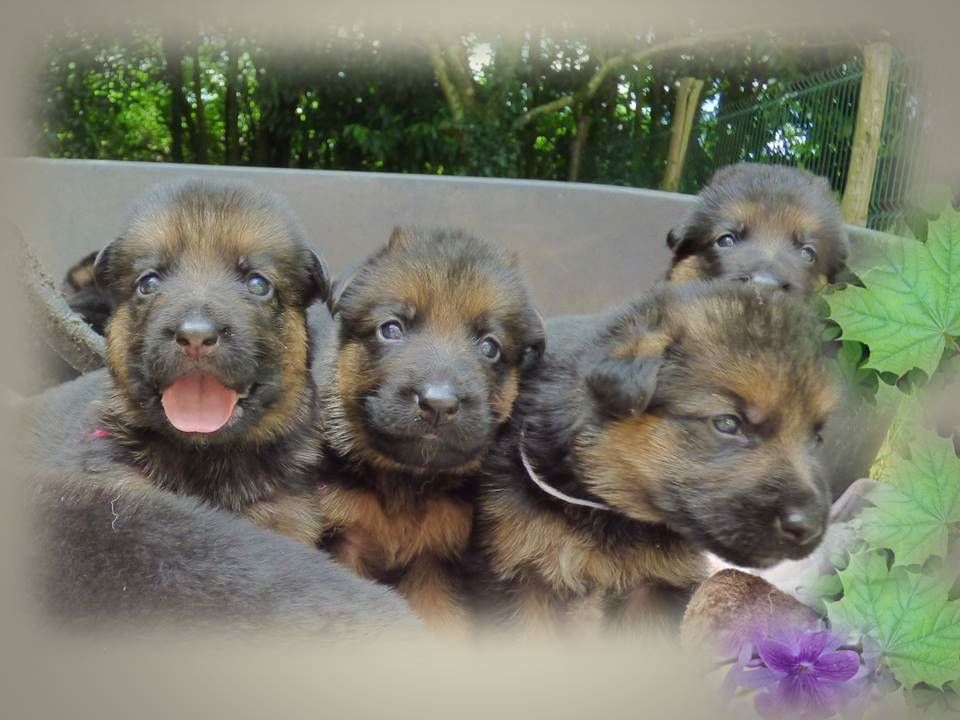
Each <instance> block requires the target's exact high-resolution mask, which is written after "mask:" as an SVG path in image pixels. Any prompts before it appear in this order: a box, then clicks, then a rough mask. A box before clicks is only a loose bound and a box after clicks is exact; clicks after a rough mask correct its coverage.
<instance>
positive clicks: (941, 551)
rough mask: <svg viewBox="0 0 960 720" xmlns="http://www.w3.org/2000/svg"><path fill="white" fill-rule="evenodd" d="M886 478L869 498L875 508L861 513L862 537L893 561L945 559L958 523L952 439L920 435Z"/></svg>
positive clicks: (959, 488) (959, 495) (959, 497)
mask: <svg viewBox="0 0 960 720" xmlns="http://www.w3.org/2000/svg"><path fill="white" fill-rule="evenodd" d="M885 479H886V481H887V482H889V483H890V485H889V486H883V487H880V488H878V490H877V491H876V492H875V493H874V494H873V495H872V496H871V499H872V500H873V502H874V503H875V505H876V507H874V508H869V509H867V510H865V511H864V513H863V515H862V533H863V537H864V539H865V540H866V541H867V542H868V543H870V545H871V546H872V547H876V548H888V549H890V550H892V551H893V553H894V558H895V560H896V563H897V564H898V565H912V564H917V565H922V564H923V563H925V562H926V561H927V560H928V559H929V558H930V557H931V556H934V555H936V556H938V557H941V558H943V557H945V556H946V554H947V543H948V540H949V535H950V532H951V530H952V529H953V528H954V527H956V526H958V525H960V459H958V458H957V457H956V456H955V455H954V452H953V443H952V442H950V441H948V440H942V439H940V438H937V437H935V436H932V435H929V434H924V435H922V436H921V437H920V438H918V440H917V441H916V442H915V443H913V444H912V445H911V446H910V457H909V458H897V459H896V460H895V461H894V463H893V464H892V466H891V467H890V468H888V470H887V472H886V476H885Z"/></svg>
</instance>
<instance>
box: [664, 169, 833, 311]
mask: <svg viewBox="0 0 960 720" xmlns="http://www.w3.org/2000/svg"><path fill="white" fill-rule="evenodd" d="M667 246H668V247H669V248H670V250H672V251H673V262H672V266H671V268H670V271H669V273H668V274H667V279H668V280H675V281H687V280H709V279H714V278H717V279H726V280H740V281H743V282H752V283H756V284H760V285H772V286H774V287H779V288H781V289H782V290H786V291H787V292H793V293H797V294H799V295H804V296H806V295H810V294H811V293H812V292H813V291H814V290H815V289H817V288H818V287H819V286H820V285H823V284H824V283H827V282H833V281H834V280H835V278H836V277H837V274H838V273H840V272H841V271H842V270H843V269H844V267H845V265H844V263H845V261H846V258H847V252H848V241H847V235H846V231H845V230H844V228H843V218H842V216H841V215H840V206H839V205H838V204H837V201H836V200H835V199H834V197H833V194H832V192H831V190H830V185H829V183H828V182H827V180H826V179H825V178H822V177H818V176H816V175H813V174H812V173H809V172H807V171H805V170H799V169H797V168H791V167H783V166H777V165H758V164H750V163H739V164H737V165H731V166H729V167H725V168H723V169H722V170H719V171H718V172H717V173H716V174H715V175H714V176H713V179H712V180H711V181H710V184H709V185H707V186H706V187H705V188H704V189H703V190H702V191H701V192H700V194H699V196H698V198H697V203H696V205H695V206H694V208H693V210H692V211H691V212H690V214H689V215H688V216H687V218H686V219H685V220H683V221H682V222H681V223H680V224H679V225H678V226H677V227H675V228H674V229H673V230H671V231H670V232H669V234H668V235H667Z"/></svg>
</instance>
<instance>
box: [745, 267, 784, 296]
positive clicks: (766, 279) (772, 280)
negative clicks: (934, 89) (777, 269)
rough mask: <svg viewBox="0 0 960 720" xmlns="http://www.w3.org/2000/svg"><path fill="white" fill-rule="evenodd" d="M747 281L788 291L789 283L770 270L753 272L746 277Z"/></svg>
mask: <svg viewBox="0 0 960 720" xmlns="http://www.w3.org/2000/svg"><path fill="white" fill-rule="evenodd" d="M747 280H748V281H749V282H752V283H753V284H754V285H766V286H767V287H778V288H780V289H781V290H786V291H788V292H789V290H790V287H791V285H790V283H788V282H786V281H785V280H781V279H780V278H779V277H777V276H776V275H774V274H773V273H771V272H764V271H760V272H754V273H751V274H750V275H749V277H748V278H747Z"/></svg>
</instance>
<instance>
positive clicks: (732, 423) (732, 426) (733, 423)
mask: <svg viewBox="0 0 960 720" xmlns="http://www.w3.org/2000/svg"><path fill="white" fill-rule="evenodd" d="M713 426H714V427H715V428H716V429H717V432H721V433H723V434H724V435H739V434H740V431H741V430H742V428H743V423H742V422H741V421H740V418H738V417H737V416H736V415H717V416H716V417H715V418H713Z"/></svg>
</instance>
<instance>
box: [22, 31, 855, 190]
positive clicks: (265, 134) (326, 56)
mask: <svg viewBox="0 0 960 720" xmlns="http://www.w3.org/2000/svg"><path fill="white" fill-rule="evenodd" d="M705 37H707V38H708V39H709V32H707V33H705ZM668 39H669V38H667V37H658V36H656V35H654V34H653V33H652V32H650V31H649V30H647V29H646V28H645V29H644V31H643V32H632V31H629V30H624V31H621V32H620V33H618V34H610V33H608V34H607V35H606V37H605V39H604V40H603V41H602V42H601V41H599V40H597V39H596V38H593V37H589V36H587V35H582V36H578V35H576V34H571V33H570V32H569V30H568V29H565V30H563V31H559V32H557V33H556V34H552V33H551V32H550V30H549V29H548V28H545V29H541V28H530V29H523V30H520V31H517V32H512V33H499V34H490V35H486V36H482V37H481V36H477V35H472V34H471V35H465V36H462V37H459V38H453V39H452V40H453V42H449V43H448V44H446V45H443V46H441V47H438V48H436V54H434V53H433V52H431V47H430V44H431V43H430V42H429V41H424V40H422V39H420V38H419V37H414V36H412V35H409V34H405V33H404V32H403V31H401V30H400V29H397V28H390V27H378V29H377V30H376V32H375V34H374V32H373V31H371V30H370V29H368V28H365V27H364V26H363V25H361V24H358V25H354V26H351V27H337V26H333V27H326V28H324V27H319V28H317V32H316V33H315V34H314V36H313V38H312V39H310V40H307V41H303V42H300V43H293V44H291V43H287V44H285V45H282V46H281V45H278V44H275V43H266V42H264V41H263V40H262V39H260V38H258V37H256V36H255V35H244V36H239V35H237V34H230V33H227V32H219V31H216V30H212V31H209V32H206V33H204V34H203V35H202V36H200V37H194V38H186V39H184V40H179V39H175V38H171V37H162V36H160V35H159V34H158V33H156V31H153V30H151V29H150V28H143V27H137V28H136V29H135V30H133V31H131V32H130V33H128V34H125V35H118V36H106V35H100V34H89V33H86V34H78V33H66V34H63V35H60V36H58V37H56V38H54V39H52V40H51V41H50V43H49V44H48V47H47V48H46V49H45V55H46V59H47V63H46V67H45V71H44V73H43V74H42V76H41V78H40V82H41V92H40V93H39V97H40V99H41V103H40V107H39V108H38V116H39V118H40V123H38V126H39V128H40V131H39V133H38V137H37V144H38V149H39V151H40V152H42V153H43V154H45V155H49V156H53V157H90V158H111V159H123V160H164V161H174V162H180V161H185V162H201V163H227V164H250V165H268V166H279V167H299V168H318V169H340V170H364V171H387V172H406V173H429V174H444V175H477V176H487V177H524V178H540V179H547V180H566V179H577V180H580V181H584V182H604V183H611V184H618V185H631V186H640V187H656V186H657V185H658V184H659V182H660V180H661V179H662V174H663V171H664V168H665V162H666V153H667V147H668V144H669V132H668V131H669V127H670V121H671V113H672V110H673V106H674V101H675V90H674V85H675V82H676V81H677V80H678V79H679V78H682V77H685V76H695V77H700V78H703V79H705V80H706V86H707V88H708V89H707V92H706V95H705V97H704V98H703V100H704V107H705V108H716V109H717V112H719V111H721V110H722V109H723V108H724V107H727V106H729V104H730V103H734V102H749V101H750V100H751V99H754V98H759V97H762V96H763V94H764V93H769V91H770V88H771V87H780V86H785V84H789V82H790V81H791V80H792V79H796V78H799V77H803V76H805V75H807V74H809V73H810V72H812V71H816V70H818V69H821V68H823V67H830V66H834V65H836V64H838V63H843V62H847V61H849V59H850V58H851V56H852V55H854V54H855V53H856V49H855V48H854V47H853V46H851V45H845V44H844V43H842V42H841V43H837V45H836V46H832V45H828V46H827V47H825V48H824V49H823V50H821V51H818V52H816V53H801V52H797V51H796V50H795V49H794V46H787V47H781V46H780V42H779V41H778V39H777V38H776V36H774V35H772V34H764V35H763V36H758V39H756V40H750V39H743V38H735V39H731V40H730V41H729V42H723V43H711V42H705V43H702V44H701V43H698V42H692V43H691V45H690V46H689V47H685V48H683V49H677V50H674V51H671V52H668V53H661V54H658V55H656V56H654V57H651V58H649V59H646V60H643V61H638V62H621V63H619V64H618V65H617V70H616V71H614V72H611V73H609V74H607V75H606V76H605V77H604V78H603V80H602V82H599V83H598V84H597V85H596V88H595V92H593V93H592V94H591V96H590V97H589V98H581V97H580V96H578V93H581V92H582V91H583V90H584V88H586V87H587V85H588V83H590V82H591V80H592V79H593V78H594V77H595V76H596V74H597V72H598V71H599V70H600V69H601V68H602V67H604V65H605V63H606V62H607V61H609V60H610V59H611V58H615V57H625V56H626V55H628V54H630V53H635V52H636V51H637V50H639V49H643V48H647V47H650V46H653V45H656V44H657V43H660V42H663V41H665V40H668ZM437 57H440V58H441V59H442V64H443V65H444V67H445V68H446V71H447V74H448V75H449V77H450V79H451V80H452V84H453V86H455V87H456V88H457V89H458V93H459V95H460V98H459V102H458V103H451V102H450V100H449V98H448V97H447V95H446V94H445V92H444V91H443V89H442V87H441V83H440V81H439V75H438V68H437V66H436V65H435V61H436V59H437ZM572 95H573V96H576V99H575V100H571V99H570V97H571V96H572ZM790 102H793V101H792V100H791V101H790ZM550 103H559V104H557V105H556V107H555V108H554V109H552V110H551V111H549V112H544V113H541V114H539V115H537V116H536V117H535V118H534V119H533V120H531V121H529V122H527V121H525V120H524V117H525V115H526V113H528V112H529V111H530V110H532V109H534V108H538V107H542V106H544V105H547V104H550ZM791 117H793V115H792V114H791ZM771 118H773V116H771ZM715 120H716V114H715V113H714V112H709V111H708V112H707V113H706V114H705V115H704V118H703V124H702V130H701V132H700V133H699V137H698V142H697V143H694V147H692V148H691V153H690V156H689V165H690V168H691V173H690V176H691V177H694V176H697V177H699V176H700V175H708V174H709V173H710V172H711V171H712V169H715V167H716V158H715V157H713V151H712V149H711V148H713V147H715V146H716V143H717V140H718V138H717V137H716V133H719V132H723V130H722V129H721V128H719V127H718V126H717V125H716V122H715ZM791 122H792V121H791ZM711 123H712V124H711ZM804 127H806V126H804ZM769 130H770V132H771V133H774V134H775V133H777V132H778V131H779V128H778V127H771V128H770V129H769ZM805 132H806V131H805ZM578 135H580V136H582V137H584V138H585V140H584V142H582V143H580V145H581V146H582V149H581V151H580V153H579V155H578V157H576V158H575V157H574V155H575V154H576V151H575V148H576V147H577V143H576V142H575V139H576V138H577V137H578ZM818 137H819V136H818ZM795 146H796V147H795V156H794V157H793V158H792V160H793V161H796V162H800V163H801V164H803V162H802V161H800V159H799V157H800V156H799V155H797V154H796V153H801V151H803V152H806V150H803V148H804V147H805V146H804V145H803V143H795ZM811 152H813V153H814V154H817V153H820V152H822V148H820V146H817V148H816V149H814V150H813V151H811ZM781 159H784V158H781ZM786 159H787V160H790V158H786ZM686 189H691V190H695V189H697V188H695V187H688V188H686Z"/></svg>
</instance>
